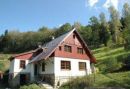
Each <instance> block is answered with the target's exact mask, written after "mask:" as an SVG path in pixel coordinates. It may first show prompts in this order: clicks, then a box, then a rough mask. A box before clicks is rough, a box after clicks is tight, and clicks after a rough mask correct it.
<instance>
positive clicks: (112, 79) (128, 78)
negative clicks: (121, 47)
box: [92, 71, 130, 89]
mask: <svg viewBox="0 0 130 89" xmlns="http://www.w3.org/2000/svg"><path fill="white" fill-rule="evenodd" d="M92 76H93V75H92ZM94 87H123V88H126V89H130V71H128V72H119V73H108V74H96V75H95V83H94Z"/></svg>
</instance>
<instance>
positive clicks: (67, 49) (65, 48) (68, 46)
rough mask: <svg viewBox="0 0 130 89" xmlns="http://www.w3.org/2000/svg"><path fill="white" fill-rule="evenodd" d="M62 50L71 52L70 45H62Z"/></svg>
mask: <svg viewBox="0 0 130 89" xmlns="http://www.w3.org/2000/svg"><path fill="white" fill-rule="evenodd" d="M64 51H65V52H69V53H72V47H71V46H70V45H64Z"/></svg>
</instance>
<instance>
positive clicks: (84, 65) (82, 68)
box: [79, 62, 86, 70]
mask: <svg viewBox="0 0 130 89" xmlns="http://www.w3.org/2000/svg"><path fill="white" fill-rule="evenodd" d="M79 70H86V62H79Z"/></svg>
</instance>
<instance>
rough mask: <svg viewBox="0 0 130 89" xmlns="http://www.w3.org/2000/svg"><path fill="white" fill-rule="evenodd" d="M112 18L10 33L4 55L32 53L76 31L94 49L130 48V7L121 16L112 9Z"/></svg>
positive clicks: (2, 39) (3, 38)
mask: <svg viewBox="0 0 130 89" xmlns="http://www.w3.org/2000/svg"><path fill="white" fill-rule="evenodd" d="M109 14H110V16H109V19H107V18H106V15H105V14H104V13H103V12H102V13H100V14H99V16H98V17H95V16H92V17H91V18H89V23H88V24H87V25H86V26H84V25H82V24H80V22H75V23H74V24H73V25H71V24H70V23H65V24H63V25H62V26H60V27H57V28H52V29H50V28H48V27H45V26H43V27H41V28H39V29H38V30H37V31H35V32H33V31H28V32H19V31H18V30H13V31H8V29H7V30H5V32H4V33H3V34H2V35H0V52H1V53H20V52H25V51H30V50H33V49H35V48H37V47H38V45H43V44H45V43H47V42H48V41H50V40H51V39H52V37H53V36H54V37H55V38H56V37H58V36H60V35H62V34H64V33H66V32H68V31H69V30H72V29H73V28H76V29H77V30H78V32H79V33H80V34H81V36H82V37H83V39H84V40H85V42H86V43H87V45H88V46H89V47H90V48H99V47H102V46H107V47H109V46H114V45H116V46H120V45H123V46H124V48H125V49H127V50H128V49H129V48H130V5H129V4H128V3H125V4H124V6H123V8H122V12H121V14H119V12H118V11H117V10H116V9H115V8H114V7H112V6H111V7H110V8H109Z"/></svg>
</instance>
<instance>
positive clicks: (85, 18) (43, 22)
mask: <svg viewBox="0 0 130 89" xmlns="http://www.w3.org/2000/svg"><path fill="white" fill-rule="evenodd" d="M125 2H130V0H0V34H3V33H4V31H5V30H6V29H8V30H9V31H11V30H19V31H21V32H26V31H37V30H38V29H39V28H41V27H43V26H46V27H49V28H54V27H59V26H61V25H63V24H65V23H67V22H68V23H70V24H73V23H74V22H80V23H81V24H83V25H87V24H88V23H89V18H90V17H92V16H97V17H98V16H99V14H100V13H101V12H104V13H105V14H106V17H107V18H109V14H108V8H109V7H110V6H114V7H115V8H116V9H117V10H118V11H119V12H121V11H122V6H123V4H124V3H125Z"/></svg>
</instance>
